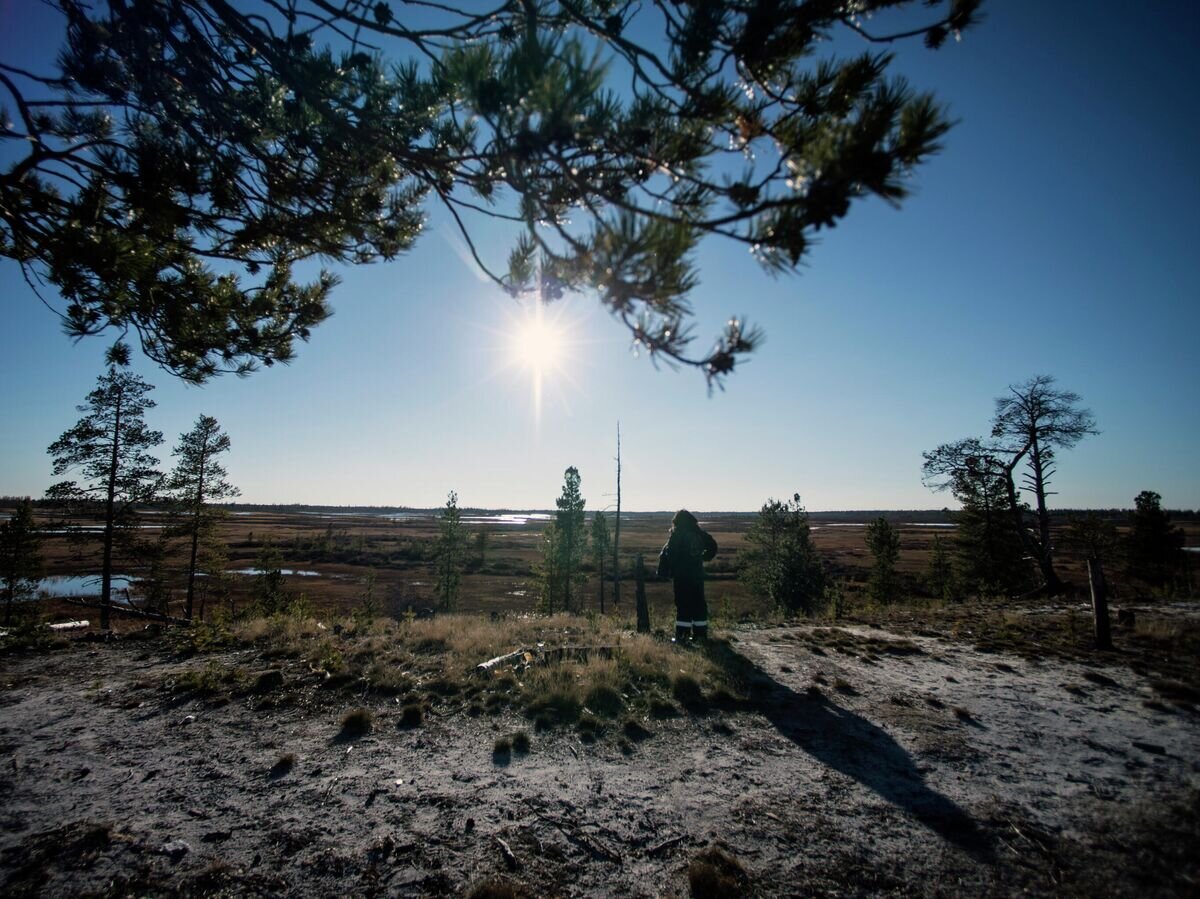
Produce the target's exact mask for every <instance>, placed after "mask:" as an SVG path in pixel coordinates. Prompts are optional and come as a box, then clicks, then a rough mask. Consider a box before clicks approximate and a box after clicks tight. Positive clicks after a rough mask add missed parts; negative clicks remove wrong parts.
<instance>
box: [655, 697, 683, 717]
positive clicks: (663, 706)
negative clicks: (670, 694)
mask: <svg viewBox="0 0 1200 899" xmlns="http://www.w3.org/2000/svg"><path fill="white" fill-rule="evenodd" d="M650 717H651V718H658V719H660V720H662V719H666V718H678V717H679V706H677V705H675V703H673V702H671V701H669V700H666V699H651V700H650Z"/></svg>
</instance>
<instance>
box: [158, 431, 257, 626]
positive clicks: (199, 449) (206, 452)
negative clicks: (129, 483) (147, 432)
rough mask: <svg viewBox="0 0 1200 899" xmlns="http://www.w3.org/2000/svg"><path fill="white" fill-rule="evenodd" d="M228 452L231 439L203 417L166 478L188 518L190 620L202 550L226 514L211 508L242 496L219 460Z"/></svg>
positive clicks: (169, 490) (177, 451) (187, 615)
mask: <svg viewBox="0 0 1200 899" xmlns="http://www.w3.org/2000/svg"><path fill="white" fill-rule="evenodd" d="M228 451H229V436H228V435H227V434H225V433H223V432H222V431H221V428H220V426H219V425H218V424H217V420H216V419H215V418H213V417H212V416H209V415H201V416H200V417H199V418H198V419H197V420H196V424H195V426H193V428H192V429H191V430H190V431H188V432H187V433H186V434H183V435H181V436H180V438H179V443H178V445H177V446H176V447H175V449H174V450H173V452H172V455H174V456H175V457H176V458H177V459H178V462H176V464H175V469H174V471H172V472H171V475H170V477H169V478H168V479H167V482H166V491H167V495H168V496H169V498H170V499H171V500H172V501H173V502H174V504H175V506H176V507H177V508H179V509H180V510H182V511H183V513H184V515H185V516H186V519H187V523H186V525H185V532H186V534H187V536H188V539H189V542H190V552H189V556H188V571H187V599H186V602H185V605H184V613H183V617H184V618H187V619H188V620H189V621H190V620H191V617H192V607H193V602H194V600H195V595H196V574H197V573H198V572H199V570H200V567H199V563H200V547H201V544H202V543H203V542H204V541H205V540H206V539H207V540H209V541H211V540H212V537H213V532H214V530H215V528H216V524H217V522H218V521H219V520H220V518H222V517H223V514H224V513H223V512H222V510H220V509H214V508H212V506H211V504H212V503H215V502H221V501H222V500H227V499H232V498H233V497H235V496H238V495H239V494H240V491H239V490H238V489H237V488H236V487H234V486H233V485H232V484H230V483H229V482H228V481H227V480H226V477H227V476H228V472H226V470H225V468H224V466H223V465H222V464H221V462H220V460H219V459H218V456H220V455H221V454H222V453H226V452H228Z"/></svg>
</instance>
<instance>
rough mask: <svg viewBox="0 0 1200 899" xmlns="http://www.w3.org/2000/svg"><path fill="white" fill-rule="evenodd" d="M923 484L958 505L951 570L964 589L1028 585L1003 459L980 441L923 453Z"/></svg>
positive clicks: (1027, 569) (1008, 589)
mask: <svg viewBox="0 0 1200 899" xmlns="http://www.w3.org/2000/svg"><path fill="white" fill-rule="evenodd" d="M923 456H924V458H925V463H924V467H923V470H922V471H923V480H924V481H925V484H926V485H927V486H929V487H931V488H932V489H934V490H949V491H950V492H951V493H952V494H953V495H954V498H955V499H957V500H958V501H959V502H960V503H961V504H962V511H960V512H959V513H958V514H957V515H956V516H955V520H956V522H957V524H958V531H957V533H956V535H955V541H954V543H955V567H956V569H957V571H956V574H957V580H958V581H959V582H960V586H961V587H962V588H963V589H966V590H972V591H974V592H976V593H979V594H983V595H991V594H996V593H1001V594H1003V593H1014V592H1020V591H1022V590H1025V589H1026V588H1028V587H1029V586H1030V578H1031V572H1030V566H1029V564H1028V562H1027V561H1026V559H1025V548H1024V546H1023V544H1022V542H1021V535H1020V534H1019V533H1018V531H1017V527H1016V524H1015V519H1016V516H1014V515H1013V513H1012V509H1011V505H1010V504H1011V502H1012V498H1011V496H1010V494H1009V491H1008V482H1007V477H1006V475H1005V469H1004V460H1003V458H1002V457H1001V456H1000V455H998V454H996V453H994V452H993V451H992V450H991V448H990V447H989V446H988V445H987V444H985V443H984V441H982V440H980V439H978V438H969V439H966V440H959V441H957V442H955V443H944V444H942V445H941V446H939V447H937V448H936V449H934V450H930V451H928V452H925V453H923Z"/></svg>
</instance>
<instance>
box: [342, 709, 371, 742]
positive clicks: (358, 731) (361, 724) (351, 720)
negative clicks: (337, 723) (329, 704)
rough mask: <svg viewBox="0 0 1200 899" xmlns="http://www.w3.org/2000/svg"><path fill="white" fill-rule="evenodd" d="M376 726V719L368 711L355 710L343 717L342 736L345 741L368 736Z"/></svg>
mask: <svg viewBox="0 0 1200 899" xmlns="http://www.w3.org/2000/svg"><path fill="white" fill-rule="evenodd" d="M374 724H375V717H374V716H373V715H372V714H371V712H370V710H368V709H353V710H351V711H349V712H347V713H346V714H345V715H343V716H342V731H341V734H340V736H341V737H343V738H345V739H354V738H356V737H362V736H366V735H367V734H369V733H370V732H371V728H372V727H373V726H374Z"/></svg>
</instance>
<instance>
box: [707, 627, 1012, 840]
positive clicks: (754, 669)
mask: <svg viewBox="0 0 1200 899" xmlns="http://www.w3.org/2000/svg"><path fill="white" fill-rule="evenodd" d="M707 651H708V654H709V655H710V656H711V657H712V659H713V660H714V661H715V662H716V663H717V664H718V665H720V666H721V667H722V668H723V669H724V670H725V671H726V672H727V673H728V674H729V675H730V676H731V677H732V678H733V680H734V681H735V682H737V683H738V684H740V685H741V687H742V688H743V689H744V690H745V691H746V692H747V694H748V696H749V697H750V705H751V707H752V708H753V709H754V710H755V711H757V712H759V713H760V714H762V715H764V716H765V717H766V718H767V720H768V721H770V722H771V723H772V724H773V725H774V726H775V728H776V730H778V731H779V732H780V733H781V734H783V735H784V736H785V737H787V738H788V739H789V740H791V741H792V742H793V743H795V744H796V745H797V746H799V747H800V748H801V749H802V750H804V751H805V752H807V753H808V754H809V755H811V756H812V757H813V758H815V759H817V760H818V761H820V762H822V763H824V764H826V765H828V766H829V767H830V768H833V769H834V770H835V771H840V772H841V773H842V774H845V775H847V776H848V777H852V778H854V779H855V780H856V781H858V782H859V783H860V784H862V785H863V786H865V787H867V788H868V789H871V790H873V791H875V792H876V793H877V794H879V795H880V796H881V797H883V798H884V799H886V800H887V801H888V802H890V803H892V804H893V805H895V806H896V807H898V808H901V809H903V810H904V811H906V812H907V813H908V814H910V815H912V816H913V817H914V818H916V819H917V820H918V821H920V822H921V823H922V824H924V825H925V826H926V827H928V828H930V829H931V830H933V831H935V832H936V833H938V834H939V835H940V836H942V837H943V838H944V839H946V840H948V841H950V842H951V843H953V844H954V845H956V846H958V847H960V848H962V849H964V850H966V851H967V852H969V853H970V854H971V855H973V856H975V857H976V858H979V859H980V860H987V859H990V858H991V857H992V847H991V843H990V840H989V839H988V838H987V835H986V834H985V833H984V832H983V831H981V830H980V829H979V827H978V826H977V825H976V824H975V821H974V820H973V819H972V818H971V816H970V815H969V814H967V812H966V811H964V810H963V809H962V808H961V807H959V806H958V805H957V804H956V803H954V802H953V801H952V800H950V799H948V798H947V797H945V796H943V795H942V794H941V793H938V792H937V791H936V790H934V789H932V788H931V787H929V786H928V785H927V784H926V783H925V780H924V778H923V777H922V776H921V772H920V771H918V770H917V767H916V764H915V763H914V762H913V759H912V756H910V755H909V754H908V752H906V751H905V750H904V748H903V747H902V746H900V744H899V743H897V742H896V741H895V740H894V739H893V738H892V737H891V736H890V735H889V734H888V733H887V732H886V731H885V730H883V729H882V728H880V727H878V726H877V725H875V724H873V723H871V722H870V721H868V720H867V719H866V718H864V717H862V716H861V715H857V714H855V713H854V712H852V711H850V710H849V709H846V708H843V707H841V706H839V705H838V704H837V703H835V702H832V701H831V700H830V699H829V698H828V697H826V696H825V695H824V694H822V693H819V692H816V691H814V692H812V693H797V692H796V691H795V690H793V689H792V688H791V687H788V686H786V685H785V684H781V683H779V681H777V680H775V679H774V678H773V677H771V676H770V675H769V674H767V673H766V672H765V671H763V670H762V668H760V667H759V666H758V665H755V664H754V663H753V662H751V661H750V660H749V659H747V658H746V657H745V656H743V655H741V654H740V653H739V652H737V650H735V649H734V648H733V647H732V646H730V645H729V643H728V642H726V641H724V640H713V641H711V642H710V643H709V645H708V650H707Z"/></svg>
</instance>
